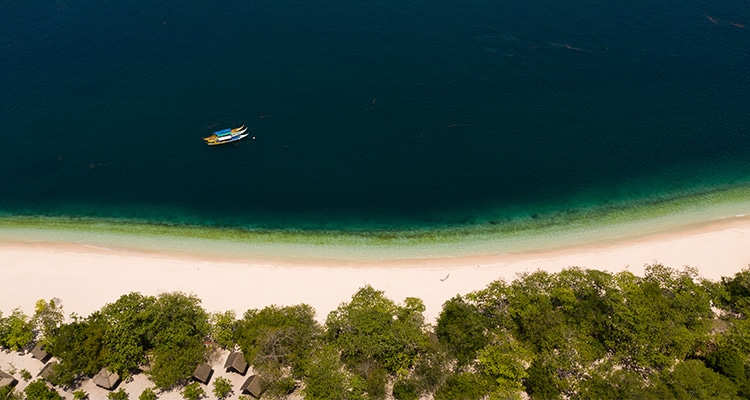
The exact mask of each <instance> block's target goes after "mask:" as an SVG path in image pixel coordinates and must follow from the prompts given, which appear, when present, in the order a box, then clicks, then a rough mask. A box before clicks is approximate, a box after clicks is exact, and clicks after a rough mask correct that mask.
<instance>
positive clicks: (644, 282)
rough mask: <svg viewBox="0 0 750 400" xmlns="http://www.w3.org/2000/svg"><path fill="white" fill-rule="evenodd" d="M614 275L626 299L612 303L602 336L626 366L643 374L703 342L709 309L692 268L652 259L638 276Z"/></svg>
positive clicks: (709, 314) (623, 273) (667, 364)
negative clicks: (678, 268) (675, 267)
mask: <svg viewBox="0 0 750 400" xmlns="http://www.w3.org/2000/svg"><path fill="white" fill-rule="evenodd" d="M615 279H616V281H617V285H618V287H619V288H620V290H621V291H622V297H623V298H624V299H625V301H623V302H621V303H619V304H617V305H615V306H614V307H613V310H612V314H611V323H610V324H609V328H610V329H609V330H608V331H607V333H605V336H604V337H605V342H606V343H607V346H608V347H609V348H611V349H613V350H614V351H613V354H614V355H615V357H617V358H618V359H619V360H620V361H621V362H622V363H623V364H624V365H625V366H627V367H628V368H631V369H634V370H637V371H641V372H642V373H644V374H646V373H648V371H653V370H655V371H660V370H661V369H663V368H665V367H669V366H672V365H673V364H674V361H675V360H682V359H684V358H685V357H687V356H688V355H689V354H692V353H693V352H694V351H695V349H696V348H697V347H699V346H700V345H701V344H702V343H705V342H706V341H707V339H708V331H709V327H710V325H709V324H710V321H711V320H712V318H713V312H712V311H711V302H710V296H709V294H708V292H707V291H706V290H705V289H704V288H703V287H702V286H700V285H699V284H697V283H696V282H695V280H696V273H695V271H694V270H690V269H687V270H685V271H684V272H677V271H675V270H673V269H670V268H667V267H664V266H662V265H659V264H655V265H650V266H647V267H646V274H645V276H644V277H643V278H638V277H635V276H634V275H632V274H631V273H629V272H621V273H619V274H617V275H616V276H615Z"/></svg>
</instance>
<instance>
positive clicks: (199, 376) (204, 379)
mask: <svg viewBox="0 0 750 400" xmlns="http://www.w3.org/2000/svg"><path fill="white" fill-rule="evenodd" d="M213 372H214V369H213V368H211V366H210V365H209V364H206V363H203V364H201V365H199V366H198V367H197V368H196V369H195V372H193V378H195V380H197V381H199V382H201V383H203V384H205V385H207V384H208V381H209V380H210V379H211V374H213Z"/></svg>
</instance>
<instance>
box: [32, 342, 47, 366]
mask: <svg viewBox="0 0 750 400" xmlns="http://www.w3.org/2000/svg"><path fill="white" fill-rule="evenodd" d="M44 347H45V346H44V345H43V344H39V343H37V345H36V346H34V348H33V349H31V356H32V357H34V358H36V359H37V360H39V361H41V362H43V363H46V362H47V361H49V359H50V357H51V354H49V353H47V350H45V348H44Z"/></svg>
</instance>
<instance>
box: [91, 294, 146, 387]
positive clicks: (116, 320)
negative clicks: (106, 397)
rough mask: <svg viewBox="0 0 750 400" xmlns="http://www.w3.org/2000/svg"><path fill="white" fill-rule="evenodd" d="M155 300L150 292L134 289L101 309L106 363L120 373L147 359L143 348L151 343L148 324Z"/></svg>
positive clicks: (121, 374)
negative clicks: (148, 294) (143, 293)
mask: <svg viewBox="0 0 750 400" xmlns="http://www.w3.org/2000/svg"><path fill="white" fill-rule="evenodd" d="M155 302H156V299H155V298H154V297H152V296H143V295H142V294H140V293H137V292H133V293H129V294H126V295H123V296H120V298H119V299H117V301H115V302H114V303H110V304H107V305H105V306H104V307H102V309H101V317H102V319H103V322H104V325H105V327H106V329H105V335H104V338H103V340H104V346H105V349H106V353H105V355H106V359H105V363H106V365H107V367H108V368H109V369H110V370H111V371H113V372H116V373H118V374H120V376H128V375H129V374H130V372H131V371H133V370H135V369H136V368H138V366H139V365H141V364H144V363H145V362H146V352H147V350H148V349H149V348H150V346H151V341H150V333H151V332H150V329H151V327H150V324H151V323H152V321H153V312H154V306H155Z"/></svg>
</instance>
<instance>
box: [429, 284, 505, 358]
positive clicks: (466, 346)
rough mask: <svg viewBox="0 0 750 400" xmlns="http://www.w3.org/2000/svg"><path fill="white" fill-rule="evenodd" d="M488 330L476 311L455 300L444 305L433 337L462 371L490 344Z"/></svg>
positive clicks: (487, 324)
mask: <svg viewBox="0 0 750 400" xmlns="http://www.w3.org/2000/svg"><path fill="white" fill-rule="evenodd" d="M488 328H489V321H488V320H487V319H485V318H484V316H483V315H482V314H481V313H480V311H479V309H478V308H477V307H476V306H475V305H473V304H470V303H468V302H466V301H465V300H464V299H463V298H462V297H461V296H456V297H454V298H452V299H450V300H448V301H447V302H445V303H444V304H443V310H442V311H441V312H440V317H439V318H438V321H437V328H435V334H437V337H438V339H440V342H441V343H443V344H444V345H445V347H446V348H447V349H448V351H449V352H450V353H451V355H452V356H453V357H455V358H456V360H458V366H459V367H461V366H465V365H468V364H470V363H472V362H473V361H474V359H476V354H477V351H478V350H479V349H481V348H483V347H484V346H486V345H487V344H488V343H489V342H490V340H492V338H491V336H490V334H489V332H488Z"/></svg>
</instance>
